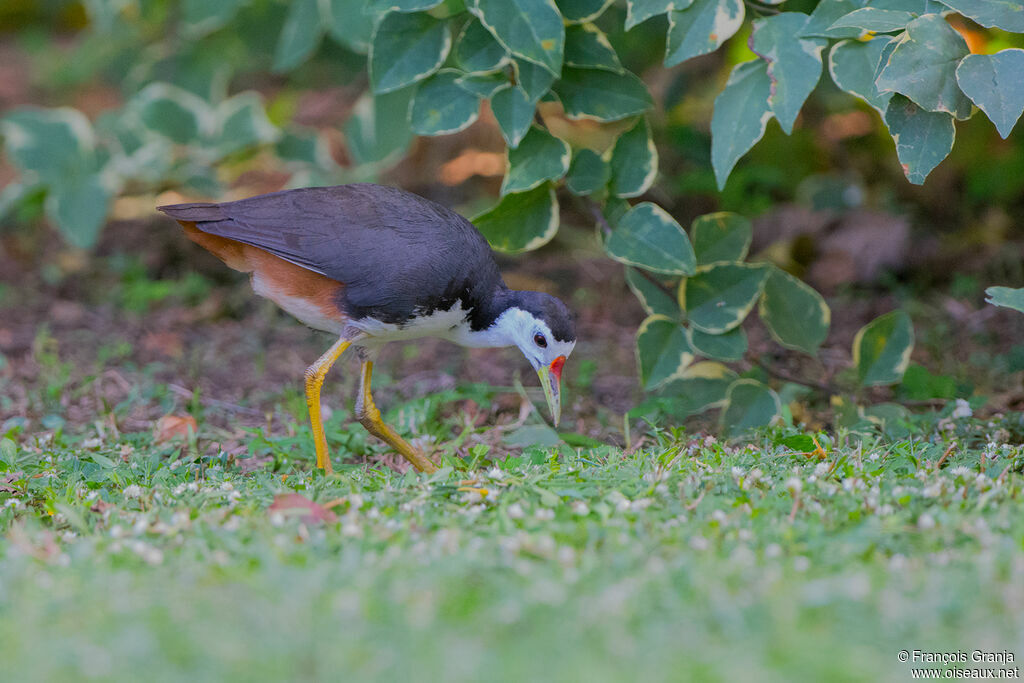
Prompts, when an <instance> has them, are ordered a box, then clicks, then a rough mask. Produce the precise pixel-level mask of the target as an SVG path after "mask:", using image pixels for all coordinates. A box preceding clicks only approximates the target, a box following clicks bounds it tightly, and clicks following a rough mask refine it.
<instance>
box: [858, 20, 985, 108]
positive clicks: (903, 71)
mask: <svg viewBox="0 0 1024 683" xmlns="http://www.w3.org/2000/svg"><path fill="white" fill-rule="evenodd" d="M967 54H968V49H967V42H966V41H965V40H964V39H963V36H961V35H960V34H959V33H957V32H956V31H955V30H954V29H953V27H952V26H950V25H949V24H948V23H947V22H946V20H945V19H943V18H942V16H940V15H938V14H926V15H925V16H923V17H920V18H918V19H915V20H914V21H912V22H910V23H909V24H908V25H907V31H906V33H905V34H904V35H903V37H902V38H901V39H900V41H899V43H897V45H896V48H895V49H894V50H893V51H892V54H890V55H889V60H888V61H887V62H886V64H885V66H884V67H883V68H882V71H881V73H879V75H878V78H877V80H876V81H875V83H876V85H877V86H878V90H879V91H880V92H897V93H900V94H901V95H905V96H907V97H908V98H910V100H911V101H913V102H914V104H916V105H918V106H919V107H921V108H922V109H925V110H926V111H932V112H947V113H949V114H952V115H953V116H955V117H956V118H958V119H966V118H968V117H969V116H970V115H971V101H970V100H968V99H967V97H966V96H965V95H964V94H963V93H962V92H960V87H959V86H958V85H957V82H956V67H957V64H959V63H960V60H961V59H963V58H964V57H965V56H966V55H967Z"/></svg>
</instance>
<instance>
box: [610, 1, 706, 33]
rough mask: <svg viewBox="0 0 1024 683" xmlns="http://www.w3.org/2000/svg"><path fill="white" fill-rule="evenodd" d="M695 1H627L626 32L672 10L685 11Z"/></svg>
mask: <svg viewBox="0 0 1024 683" xmlns="http://www.w3.org/2000/svg"><path fill="white" fill-rule="evenodd" d="M692 4H693V0H626V30H627V31H628V30H629V29H631V28H633V27H634V26H636V25H637V24H639V23H641V22H644V21H647V20H648V19H650V18H652V17H657V16H660V15H662V14H666V13H668V12H670V11H672V10H684V9H686V8H688V7H689V6H690V5H692Z"/></svg>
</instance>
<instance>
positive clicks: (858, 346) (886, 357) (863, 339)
mask: <svg viewBox="0 0 1024 683" xmlns="http://www.w3.org/2000/svg"><path fill="white" fill-rule="evenodd" d="M913 349H914V326H913V325H912V324H911V323H910V316H909V315H907V314H906V313H905V312H904V311H893V312H892V313H886V314H885V315H883V316H881V317H878V318H875V319H874V320H872V321H871V322H869V323H868V324H867V325H865V326H864V327H862V328H860V330H859V331H858V332H857V336H855V337H854V338H853V365H854V367H856V368H857V377H858V379H859V380H860V383H861V384H862V385H864V386H875V385H879V384H896V383H897V382H899V381H900V379H901V378H902V377H903V373H904V372H905V371H906V369H907V365H908V364H909V363H910V352H911V351H913Z"/></svg>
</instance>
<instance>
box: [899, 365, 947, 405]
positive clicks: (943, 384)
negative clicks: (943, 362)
mask: <svg viewBox="0 0 1024 683" xmlns="http://www.w3.org/2000/svg"><path fill="white" fill-rule="evenodd" d="M900 395H901V396H906V397H907V398H909V399H911V400H912V401H924V400H927V399H930V398H956V379H954V378H953V377H951V376H949V375H934V374H932V373H931V372H929V371H928V370H927V369H926V368H924V367H922V366H920V365H917V364H915V363H911V364H910V365H909V366H907V370H906V372H904V373H903V382H902V384H901V385H900Z"/></svg>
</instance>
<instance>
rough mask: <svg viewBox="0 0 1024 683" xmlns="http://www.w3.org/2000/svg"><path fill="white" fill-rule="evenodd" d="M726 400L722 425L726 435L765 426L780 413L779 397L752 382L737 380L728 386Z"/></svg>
mask: <svg viewBox="0 0 1024 683" xmlns="http://www.w3.org/2000/svg"><path fill="white" fill-rule="evenodd" d="M725 401H726V402H725V409H724V410H723V411H722V416H721V426H722V431H724V432H725V433H726V434H728V435H736V434H741V433H743V432H745V431H747V430H750V429H755V428H757V427H765V426H767V425H769V424H771V423H772V421H773V420H775V418H777V417H778V416H779V415H780V414H781V413H782V404H781V403H780V402H779V395H778V394H776V393H775V392H774V391H772V390H771V389H770V388H769V387H767V386H765V385H764V384H761V383H760V382H758V381H757V380H753V379H738V380H736V381H735V382H733V383H732V384H731V385H729V390H728V391H727V392H726V396H725Z"/></svg>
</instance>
